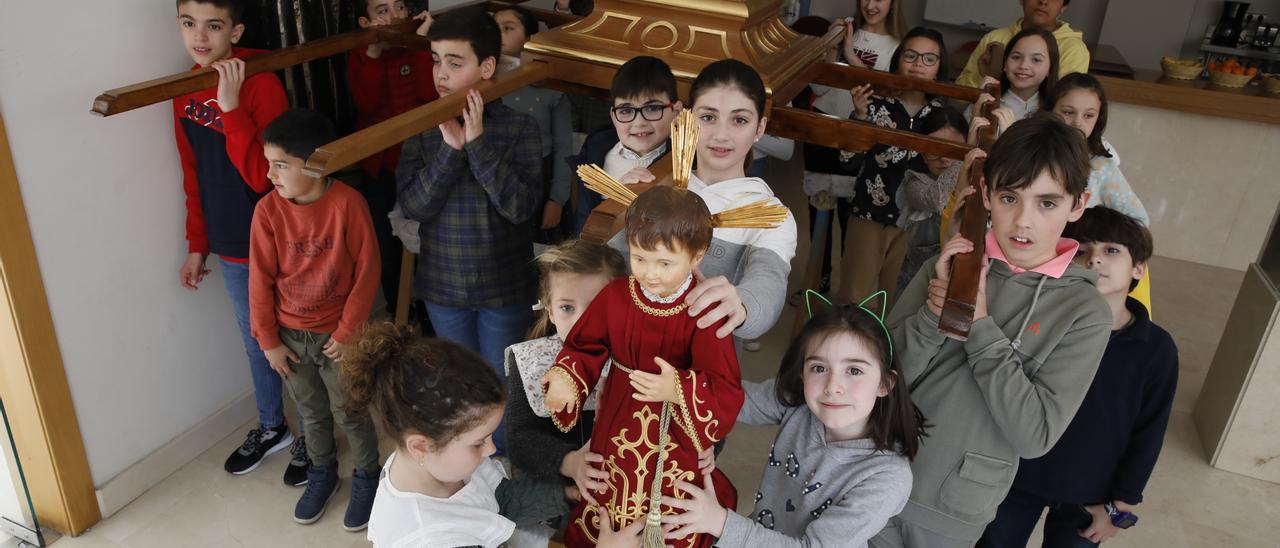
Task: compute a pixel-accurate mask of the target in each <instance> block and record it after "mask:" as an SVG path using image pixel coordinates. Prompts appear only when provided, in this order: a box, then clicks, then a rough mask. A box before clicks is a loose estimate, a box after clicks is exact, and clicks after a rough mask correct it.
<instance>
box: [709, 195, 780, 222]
mask: <svg viewBox="0 0 1280 548" xmlns="http://www.w3.org/2000/svg"><path fill="white" fill-rule="evenodd" d="M787 211H788V210H787V208H786V206H784V205H781V204H774V203H770V201H769V200H760V201H758V202H753V203H750V204H747V205H744V206H741V207H735V208H733V209H726V210H724V211H721V212H720V213H716V214H715V215H712V216H711V225H712V226H714V227H716V228H776V227H777V226H778V225H781V224H782V223H783V222H784V221H786V220H787Z"/></svg>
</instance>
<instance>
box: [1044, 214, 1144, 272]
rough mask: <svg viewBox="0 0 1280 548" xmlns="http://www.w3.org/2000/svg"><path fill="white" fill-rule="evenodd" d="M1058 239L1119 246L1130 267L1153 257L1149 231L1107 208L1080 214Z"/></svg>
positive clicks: (1136, 221)
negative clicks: (1126, 252) (1123, 248)
mask: <svg viewBox="0 0 1280 548" xmlns="http://www.w3.org/2000/svg"><path fill="white" fill-rule="evenodd" d="M1062 236H1063V237H1065V238H1071V239H1073V240H1075V241H1078V242H1080V243H1082V244H1087V243H1093V242H1107V243H1112V244H1120V245H1122V246H1125V247H1126V248H1128V250H1129V257H1131V258H1133V264H1134V265H1140V264H1145V263H1146V262H1147V261H1150V260H1151V255H1152V254H1153V253H1155V242H1154V241H1152V238H1151V231H1150V230H1148V229H1147V227H1145V226H1143V225H1142V222H1140V221H1138V220H1137V219H1134V218H1133V217H1130V216H1128V215H1125V214H1124V213H1120V212H1119V211H1116V210H1114V209H1111V208H1109V207H1103V206H1097V207H1091V208H1088V209H1085V210H1084V214H1083V215H1081V216H1080V220H1078V221H1076V222H1074V223H1067V228H1066V230H1063V231H1062ZM1137 285H1138V280H1133V281H1132V282H1129V291H1133V288H1134V287H1137Z"/></svg>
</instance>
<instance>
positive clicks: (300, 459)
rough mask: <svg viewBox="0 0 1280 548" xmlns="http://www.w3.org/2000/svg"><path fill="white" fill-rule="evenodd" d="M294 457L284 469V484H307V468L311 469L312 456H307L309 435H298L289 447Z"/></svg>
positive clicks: (295, 485) (298, 485)
mask: <svg viewBox="0 0 1280 548" xmlns="http://www.w3.org/2000/svg"><path fill="white" fill-rule="evenodd" d="M289 454H290V455H291V456H292V457H293V458H292V459H290V460H289V467H288V468H285V469H284V484H285V485H288V486H290V487H301V486H303V485H306V484H307V470H310V469H311V457H308V456H307V437H306V436H298V437H297V438H296V439H294V440H293V447H292V448H290V449H289Z"/></svg>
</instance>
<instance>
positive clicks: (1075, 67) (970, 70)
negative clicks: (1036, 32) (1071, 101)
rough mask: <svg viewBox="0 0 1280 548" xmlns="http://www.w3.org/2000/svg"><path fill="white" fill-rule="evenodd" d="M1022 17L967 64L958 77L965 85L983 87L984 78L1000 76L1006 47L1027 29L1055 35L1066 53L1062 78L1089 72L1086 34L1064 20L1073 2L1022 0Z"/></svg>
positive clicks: (986, 40)
mask: <svg viewBox="0 0 1280 548" xmlns="http://www.w3.org/2000/svg"><path fill="white" fill-rule="evenodd" d="M1020 2H1021V3H1022V14H1023V15H1022V18H1021V19H1018V20H1017V21H1014V23H1013V24H1012V25H1009V26H1007V27H1004V28H1002V29H996V30H993V31H991V32H988V33H987V34H986V36H983V37H982V40H981V41H979V42H978V46H977V47H976V48H974V50H973V54H971V55H970V56H969V62H968V63H966V64H965V67H964V71H963V72H961V74H960V77H959V78H956V83H957V84H960V85H962V86H969V87H974V88H976V87H980V86H981V85H982V80H983V77H984V76H999V75H1000V72H1001V70H1002V68H1003V67H1004V65H1003V64H1002V63H1001V60H1002V58H1003V57H1004V50H1006V49H1008V48H1007V47H1005V44H1006V43H1008V42H1009V41H1010V38H1012V37H1013V35H1015V34H1018V33H1019V32H1021V31H1022V30H1023V29H1042V30H1045V31H1048V32H1050V33H1052V36H1053V38H1054V42H1056V43H1057V46H1058V51H1060V52H1062V56H1061V59H1062V63H1061V66H1062V71H1061V72H1060V73H1059V75H1066V74H1072V73H1075V72H1089V48H1088V46H1086V45H1085V43H1084V33H1082V32H1080V31H1078V30H1076V29H1073V28H1071V25H1070V24H1068V23H1067V22H1065V21H1063V20H1062V14H1063V13H1066V11H1067V7H1068V6H1067V5H1068V4H1070V3H1071V0H1020Z"/></svg>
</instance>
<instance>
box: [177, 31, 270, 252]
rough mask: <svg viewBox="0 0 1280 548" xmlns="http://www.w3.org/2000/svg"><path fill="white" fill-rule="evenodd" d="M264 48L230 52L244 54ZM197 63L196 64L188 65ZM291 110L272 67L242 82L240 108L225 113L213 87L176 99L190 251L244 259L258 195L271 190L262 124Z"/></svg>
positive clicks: (254, 52) (244, 55)
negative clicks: (269, 70) (268, 70)
mask: <svg viewBox="0 0 1280 548" xmlns="http://www.w3.org/2000/svg"><path fill="white" fill-rule="evenodd" d="M258 53H262V52H261V50H252V49H241V48H236V49H235V50H233V52H232V55H233V56H234V57H239V58H244V57H248V56H252V55H255V54H258ZM197 68H200V67H199V66H198V65H197V66H195V67H192V69H193V70H194V69H197ZM288 108H289V100H288V99H287V98H286V97H285V94H284V87H283V86H281V85H280V80H279V79H277V78H276V75H275V74H273V73H270V72H264V73H259V74H255V75H253V76H250V77H248V78H246V79H245V82H244V84H243V85H242V86H241V87H240V106H239V107H238V108H236V109H235V110H233V111H230V112H223V111H222V109H221V108H220V107H219V105H218V88H217V87H216V86H215V87H211V88H208V89H202V90H200V91H197V92H194V93H190V94H187V95H184V96H182V97H178V98H175V99H174V100H173V125H174V134H175V137H176V139H177V141H178V156H179V157H181V159H182V189H183V191H184V192H185V193H186V196H187V249H188V252H190V253H205V254H208V253H214V254H216V255H219V256H221V257H222V258H223V259H226V260H229V261H234V262H239V263H247V262H249V226H250V224H251V222H252V221H253V209H254V206H256V205H257V203H258V199H259V198H261V197H262V195H263V194H266V193H267V191H269V190H271V182H270V181H268V180H267V159H266V157H264V156H263V155H262V129H263V128H265V127H266V126H267V124H268V123H270V122H271V121H272V120H274V119H275V117H276V116H278V115H279V114H280V113H281V112H284V111H285V110H286V109H288Z"/></svg>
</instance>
